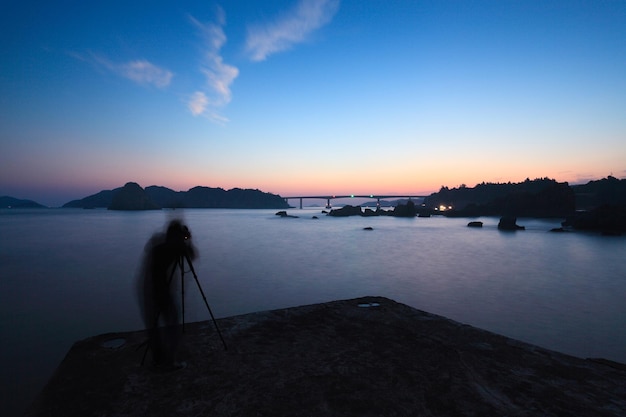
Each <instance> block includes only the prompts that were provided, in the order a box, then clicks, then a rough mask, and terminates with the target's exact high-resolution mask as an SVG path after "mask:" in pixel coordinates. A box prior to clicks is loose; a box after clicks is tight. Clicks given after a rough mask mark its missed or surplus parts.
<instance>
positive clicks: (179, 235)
mask: <svg viewBox="0 0 626 417" xmlns="http://www.w3.org/2000/svg"><path fill="white" fill-rule="evenodd" d="M190 239H191V232H190V231H189V228H188V227H187V226H185V225H184V224H182V223H181V222H180V220H172V221H171V222H170V224H169V225H168V226H167V232H166V234H165V241H166V242H168V243H173V244H181V243H182V244H184V243H186V242H187V241H188V240H190Z"/></svg>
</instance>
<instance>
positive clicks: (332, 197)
mask: <svg viewBox="0 0 626 417" xmlns="http://www.w3.org/2000/svg"><path fill="white" fill-rule="evenodd" d="M426 197H428V196H426V195H378V194H368V195H356V194H350V195H308V196H294V197H283V199H284V200H285V202H286V203H288V204H289V200H292V199H299V200H300V209H302V200H304V199H305V198H308V199H314V200H326V208H331V207H332V205H331V204H330V202H331V200H337V199H342V198H372V199H373V198H375V199H376V207H380V199H381V198H382V199H389V198H393V199H400V198H408V199H409V200H410V199H412V198H426Z"/></svg>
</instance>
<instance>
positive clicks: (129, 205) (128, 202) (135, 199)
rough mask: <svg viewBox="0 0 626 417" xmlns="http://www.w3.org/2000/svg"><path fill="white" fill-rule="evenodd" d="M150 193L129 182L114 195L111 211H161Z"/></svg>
mask: <svg viewBox="0 0 626 417" xmlns="http://www.w3.org/2000/svg"><path fill="white" fill-rule="evenodd" d="M159 209H161V207H159V206H158V205H156V203H155V202H154V201H152V199H150V196H148V193H146V191H145V190H144V189H143V188H141V186H139V184H137V183H135V182H128V183H126V185H124V186H123V187H122V189H121V190H119V191H117V192H116V193H114V194H113V198H112V199H111V204H110V205H109V210H159Z"/></svg>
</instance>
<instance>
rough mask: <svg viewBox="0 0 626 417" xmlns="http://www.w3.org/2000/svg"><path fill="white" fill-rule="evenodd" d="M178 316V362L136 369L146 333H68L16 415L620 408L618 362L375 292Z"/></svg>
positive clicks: (600, 414) (548, 412) (567, 412)
mask: <svg viewBox="0 0 626 417" xmlns="http://www.w3.org/2000/svg"><path fill="white" fill-rule="evenodd" d="M217 324H218V326H219V328H220V329H221V332H222V334H223V335H224V338H225V340H226V342H227V344H228V350H225V349H224V347H223V346H222V343H220V339H219V338H218V335H217V334H216V330H215V328H214V326H213V325H212V323H211V322H198V323H189V324H188V325H187V326H186V327H185V338H184V340H183V343H182V346H181V349H180V358H181V360H184V361H186V362H187V364H188V366H187V367H186V368H184V369H181V370H178V371H176V372H170V373H165V372H163V371H159V370H158V369H154V368H152V367H151V366H150V365H149V364H148V363H149V361H148V362H147V363H146V365H144V366H143V367H141V366H140V365H139V364H140V361H141V355H142V352H143V348H145V345H142V344H143V343H144V342H145V340H146V333H145V332H127V333H113V334H105V335H100V336H95V337H92V338H89V339H86V340H82V341H80V342H77V343H75V344H74V346H72V348H71V349H70V351H69V352H68V354H67V355H66V356H65V358H64V359H63V361H62V363H61V364H60V366H59V368H58V369H57V371H56V372H55V373H54V376H53V377H52V378H51V379H50V381H49V383H48V384H47V386H46V387H45V388H44V390H43V391H42V392H41V394H40V395H39V397H38V398H37V400H36V401H35V403H34V404H33V406H32V407H31V408H30V410H28V412H27V413H26V414H25V416H29V417H43V416H65V417H73V416H76V417H91V416H151V417H162V416H163V417H165V416H167V417H170V416H179V417H187V416H189V417H191V416H209V415H210V416H217V417H219V416H296V417H298V416H344V417H352V416H426V417H433V416H437V417H465V416H467V417H469V416H545V417H557V416H594V417H609V416H612V417H618V416H619V417H622V416H624V415H626V366H625V365H623V364H619V363H615V362H610V361H605V360H589V359H582V358H576V357H573V356H568V355H564V354H562V353H558V352H555V351H551V350H548V349H544V348H541V347H539V346H533V345H529V344H527V343H523V342H520V341H517V340H513V339H510V338H506V337H503V336H500V335H497V334H495V333H491V332H487V331H484V330H481V329H478V328H475V327H471V326H468V325H464V324H462V323H459V322H455V321H452V320H449V319H446V318H445V317H441V316H437V315H433V314H430V313H427V312H424V311H420V310H417V309H414V308H411V307H409V306H407V305H404V304H399V303H396V302H394V301H393V300H389V299H387V298H381V297H365V298H359V299H353V300H343V301H335V302H329V303H324V304H316V305H309V306H301V307H294V308H287V309H281V310H273V311H264V312H258V313H251V314H246V315H241V316H235V317H228V318H220V319H218V320H217Z"/></svg>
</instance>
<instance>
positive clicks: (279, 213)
mask: <svg viewBox="0 0 626 417" xmlns="http://www.w3.org/2000/svg"><path fill="white" fill-rule="evenodd" d="M276 215H277V216H279V217H286V218H291V219H297V218H298V216H292V215H291V214H287V212H286V211H285V210H281V211H279V212H277V213H276Z"/></svg>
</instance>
